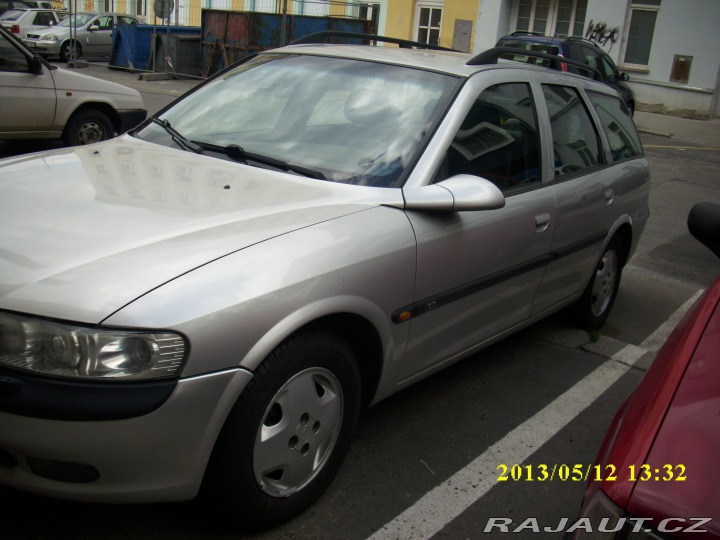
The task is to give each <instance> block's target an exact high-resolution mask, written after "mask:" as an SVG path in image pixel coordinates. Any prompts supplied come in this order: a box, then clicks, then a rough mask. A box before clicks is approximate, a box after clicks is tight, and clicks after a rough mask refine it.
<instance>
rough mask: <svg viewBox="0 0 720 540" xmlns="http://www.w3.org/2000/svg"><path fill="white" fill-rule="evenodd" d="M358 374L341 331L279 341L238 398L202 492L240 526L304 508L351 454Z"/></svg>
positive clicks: (263, 523) (267, 522)
mask: <svg viewBox="0 0 720 540" xmlns="http://www.w3.org/2000/svg"><path fill="white" fill-rule="evenodd" d="M359 408H360V376H359V373H358V369H357V365H356V361H355V356H354V354H353V351H352V349H351V348H350V347H349V346H348V345H347V343H345V342H344V341H343V340H342V339H340V338H338V337H337V336H335V335H333V334H329V333H325V332H319V331H313V332H308V333H304V334H300V335H298V336H296V337H293V338H291V339H289V340H288V341H286V342H285V343H283V344H282V345H281V346H280V347H278V348H277V349H276V350H275V351H274V352H273V353H272V354H271V355H270V356H269V357H268V358H267V359H266V360H265V361H264V362H263V363H262V364H261V365H260V367H259V368H258V370H257V372H256V373H255V374H254V376H253V380H252V381H251V382H250V384H248V386H247V388H246V389H245V390H244V391H243V393H242V395H241V396H240V397H239V398H238V401H237V403H236V404H235V406H234V407H233V410H232V412H231V413H230V415H229V416H228V419H227V421H226V423H225V426H224V427H223V429H222V432H221V433H220V436H219V438H218V441H217V443H216V445H215V449H214V450H213V455H212V457H211V460H210V463H209V465H208V470H207V472H206V476H205V481H204V484H203V490H202V496H203V498H204V499H205V501H206V502H209V503H211V504H212V506H211V508H213V509H215V510H220V511H221V512H222V514H223V515H224V516H232V519H233V521H236V522H237V525H238V526H239V527H242V528H252V529H257V528H266V527H270V526H273V525H277V524H278V523H280V522H282V521H286V520H288V519H290V518H292V517H293V516H295V515H297V514H299V513H300V512H302V511H303V510H305V509H306V508H307V507H308V506H310V505H311V504H312V503H313V502H314V501H315V500H316V499H317V498H318V497H319V496H320V495H321V494H322V493H323V491H324V490H325V489H326V488H327V486H328V485H329V484H330V482H331V481H332V479H333V478H334V476H335V474H336V473H337V471H338V469H339V468H340V465H341V463H342V461H343V459H344V457H345V455H346V454H347V451H348V449H349V447H350V442H351V440H352V435H353V432H354V429H355V425H356V423H357V418H358V414H359Z"/></svg>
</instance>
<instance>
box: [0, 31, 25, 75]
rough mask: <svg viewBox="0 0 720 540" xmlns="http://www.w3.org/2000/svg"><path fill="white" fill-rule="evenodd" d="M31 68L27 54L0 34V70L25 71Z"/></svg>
mask: <svg viewBox="0 0 720 540" xmlns="http://www.w3.org/2000/svg"><path fill="white" fill-rule="evenodd" d="M29 70H30V66H29V64H28V60H27V58H26V57H25V55H24V54H23V53H22V52H20V50H19V49H18V48H17V47H15V45H13V44H12V43H10V42H9V41H8V40H7V39H6V38H5V36H0V72H1V71H16V72H17V71H19V72H25V71H29Z"/></svg>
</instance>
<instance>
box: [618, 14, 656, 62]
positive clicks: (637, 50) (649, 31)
mask: <svg viewBox="0 0 720 540" xmlns="http://www.w3.org/2000/svg"><path fill="white" fill-rule="evenodd" d="M659 9H660V0H643V1H642V2H633V4H632V13H631V15H630V24H629V25H628V30H627V39H626V45H625V55H624V56H623V63H624V64H626V65H634V66H639V67H641V68H642V67H647V65H648V62H649V61H650V48H651V46H652V40H653V35H654V34H655V22H656V21H657V16H658V11H659Z"/></svg>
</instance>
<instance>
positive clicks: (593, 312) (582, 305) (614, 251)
mask: <svg viewBox="0 0 720 540" xmlns="http://www.w3.org/2000/svg"><path fill="white" fill-rule="evenodd" d="M624 264H625V250H624V249H623V243H622V242H621V241H620V239H619V238H617V237H615V238H613V239H612V240H611V241H610V243H609V244H608V245H607V247H606V248H605V251H603V254H602V256H601V257H600V260H599V261H598V263H597V266H596V267H595V270H593V274H592V277H591V278H590V282H589V283H588V285H587V287H586V288H585V291H584V292H583V295H582V296H581V297H580V300H578V302H577V304H576V305H575V314H576V316H577V317H578V320H579V322H580V325H581V326H582V327H583V328H585V329H586V330H588V331H593V330H598V329H600V328H602V326H603V325H604V324H605V321H607V318H608V316H609V315H610V311H611V310H612V307H613V304H614V303H615V298H617V293H618V289H619V287H620V277H621V276H622V269H623V265H624Z"/></svg>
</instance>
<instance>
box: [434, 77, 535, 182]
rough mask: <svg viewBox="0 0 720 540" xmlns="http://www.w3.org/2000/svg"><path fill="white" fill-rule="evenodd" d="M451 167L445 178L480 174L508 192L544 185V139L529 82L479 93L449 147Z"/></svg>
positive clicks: (501, 85) (499, 86)
mask: <svg viewBox="0 0 720 540" xmlns="http://www.w3.org/2000/svg"><path fill="white" fill-rule="evenodd" d="M447 168H448V170H447V173H446V177H449V176H453V175H455V174H472V175H475V176H481V177H483V178H486V179H488V180H490V181H492V182H494V183H495V184H496V185H497V186H498V187H499V188H500V189H502V190H503V191H507V190H512V189H514V188H524V187H527V186H531V185H533V184H538V183H540V180H541V178H540V139H539V137H538V132H537V120H536V116H535V106H534V104H533V100H532V96H531V94H530V88H529V86H528V85H527V84H525V83H508V84H500V85H498V86H493V87H491V88H488V89H487V90H485V91H483V92H482V93H481V94H480V96H479V97H478V99H477V101H476V102H475V104H474V105H473V107H472V109H471V110H470V112H469V113H468V116H467V117H466V118H465V121H464V122H463V124H462V126H461V127H460V129H459V130H458V132H457V134H456V135H455V139H454V140H453V142H452V144H451V146H450V149H449V150H448V156H447Z"/></svg>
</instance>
